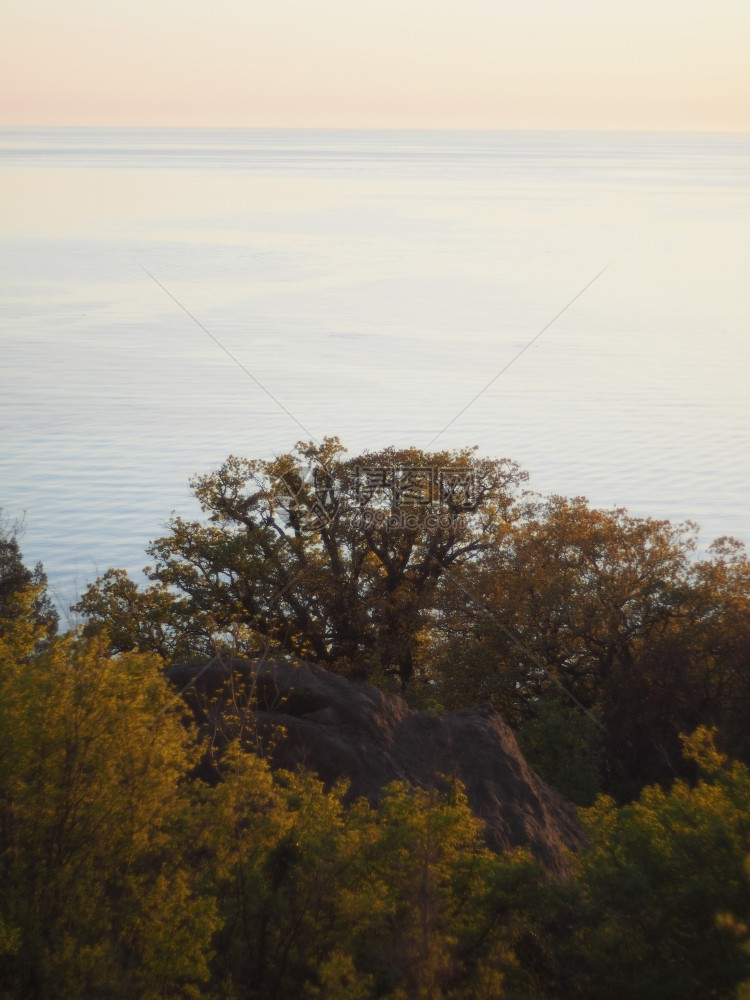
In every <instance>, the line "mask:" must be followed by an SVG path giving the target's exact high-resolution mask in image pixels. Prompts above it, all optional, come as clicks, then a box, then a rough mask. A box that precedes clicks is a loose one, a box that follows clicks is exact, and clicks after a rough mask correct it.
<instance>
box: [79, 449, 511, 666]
mask: <svg viewBox="0 0 750 1000" xmlns="http://www.w3.org/2000/svg"><path fill="white" fill-rule="evenodd" d="M526 478H527V475H526V473H524V472H523V471H522V470H521V469H520V468H519V466H518V465H517V464H516V463H514V462H511V461H508V460H505V459H502V460H490V459H483V458H479V457H477V455H476V454H475V452H474V451H473V450H470V449H466V450H463V451H452V452H449V451H443V452H432V453H426V452H423V451H420V450H418V449H416V448H409V449H395V448H388V449H385V450H383V451H379V452H366V453H364V454H362V455H360V456H358V457H356V458H349V459H345V458H344V448H343V447H342V446H341V444H340V443H339V441H338V439H337V438H326V439H325V440H324V442H323V444H322V445H316V444H313V443H307V444H305V443H299V444H298V445H297V446H296V448H295V449H294V450H293V451H292V452H290V453H289V454H285V455H282V456H280V457H279V458H277V459H275V460H272V461H262V460H248V459H242V458H236V457H230V458H229V459H228V460H227V461H226V462H225V463H224V464H223V465H222V466H221V468H219V469H218V470H217V471H216V472H213V473H210V474H208V475H204V476H200V477H197V478H196V479H195V480H194V481H193V483H192V486H193V489H194V492H195V495H196V497H197V499H198V501H199V502H200V505H201V508H202V510H203V511H204V513H206V514H207V515H208V518H207V520H206V521H188V520H185V519H183V518H181V517H173V518H172V519H171V521H170V522H169V533H168V534H167V535H166V536H165V537H163V538H160V539H157V540H156V541H155V542H153V543H152V544H151V545H150V547H149V549H148V552H149V555H150V556H151V557H152V559H153V560H154V565H153V566H152V567H149V568H147V570H146V573H147V575H148V577H149V578H150V579H151V580H152V581H154V586H153V587H152V588H150V589H148V590H146V591H143V592H139V591H138V590H137V588H135V587H134V585H133V584H132V581H129V580H128V578H127V577H125V576H124V575H123V574H122V573H115V572H110V574H108V575H106V576H105V577H103V578H102V579H100V580H99V581H97V583H96V584H94V585H93V586H92V587H90V588H89V589H88V591H87V592H86V594H85V595H84V597H83V599H82V600H81V602H80V604H79V605H78V609H79V610H80V611H82V612H83V613H84V615H86V617H87V618H88V621H89V627H90V628H97V627H100V626H104V627H106V628H107V629H108V630H109V632H110V634H111V636H112V637H113V638H114V639H115V641H116V642H118V643H119V645H120V648H123V649H126V648H134V647H137V646H140V647H143V648H157V649H158V651H159V652H162V653H164V652H165V651H166V652H167V654H168V655H169V653H170V652H172V651H175V650H179V651H180V653H184V647H185V644H186V636H188V637H189V639H190V641H189V643H188V644H189V645H190V644H192V648H193V650H194V651H195V652H207V651H209V650H210V642H211V637H214V638H215V637H216V636H225V637H226V636H228V635H230V634H231V635H232V636H233V637H234V640H235V641H236V643H237V645H239V646H240V649H241V651H243V652H262V651H264V650H274V651H279V650H281V651H285V652H287V653H290V654H292V655H294V656H299V657H304V658H307V659H311V660H314V661H316V662H318V663H322V664H325V665H326V666H328V667H330V668H332V669H335V670H338V671H341V672H344V673H348V674H350V675H352V676H357V677H366V676H377V675H380V676H383V675H386V676H388V675H391V676H393V677H395V678H397V679H398V681H399V683H400V684H401V686H405V685H407V684H408V683H409V681H410V680H411V679H412V677H413V676H414V674H415V671H417V670H418V668H419V662H420V652H421V649H422V647H423V645H424V643H425V640H426V637H427V631H428V626H429V624H430V622H429V611H430V610H431V609H432V608H433V605H434V601H435V596H436V591H437V584H438V581H439V580H440V579H441V577H443V576H444V575H445V574H446V573H449V572H453V571H455V569H457V568H458V567H460V566H466V565H468V564H470V563H472V562H475V561H476V560H477V559H479V558H480V557H481V556H482V555H483V554H484V553H486V552H488V551H490V550H491V549H493V548H494V547H496V546H497V545H498V541H499V539H500V538H502V536H503V535H504V533H505V532H507V531H508V530H509V526H510V525H511V523H512V522H513V520H514V519H515V518H516V517H518V516H519V513H520V510H521V499H522V491H521V489H520V487H521V484H522V483H524V482H525V480H526ZM170 595H171V596H170ZM165 599H166V601H167V604H168V605H169V606H168V607H165V606H164V601H165ZM136 606H137V607H138V608H140V610H141V611H142V612H143V611H145V612H146V620H147V627H144V625H143V624H137V623H134V622H133V615H132V609H133V608H135V607H136ZM140 617H141V618H143V615H141V616H140ZM155 623H156V624H155ZM165 623H166V625H165ZM157 624H158V627H157ZM165 629H166V632H165Z"/></svg>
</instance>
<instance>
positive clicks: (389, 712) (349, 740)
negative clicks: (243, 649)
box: [169, 660, 585, 875]
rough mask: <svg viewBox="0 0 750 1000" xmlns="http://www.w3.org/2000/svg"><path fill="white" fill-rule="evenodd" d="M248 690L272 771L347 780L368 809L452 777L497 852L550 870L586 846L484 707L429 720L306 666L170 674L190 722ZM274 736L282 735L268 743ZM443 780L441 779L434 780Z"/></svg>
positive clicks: (559, 800)
mask: <svg viewBox="0 0 750 1000" xmlns="http://www.w3.org/2000/svg"><path fill="white" fill-rule="evenodd" d="M232 673H234V677H235V685H236V684H240V685H243V686H244V690H245V693H247V691H248V690H250V691H252V702H253V705H254V715H253V719H254V722H256V723H257V732H258V733H259V734H260V737H261V740H262V741H263V742H264V743H265V744H266V745H267V746H269V747H270V756H271V760H272V763H273V765H274V766H277V767H283V768H287V769H294V768H296V767H299V766H303V767H306V768H309V769H310V770H312V771H314V772H315V773H316V774H317V775H318V776H319V777H320V778H321V779H322V780H323V781H324V782H325V784H326V785H327V786H330V785H332V784H333V783H335V782H336V781H337V780H339V779H342V778H343V779H346V780H347V781H348V782H349V796H350V798H351V799H355V798H358V797H360V796H364V797H365V798H366V799H368V800H369V801H370V802H371V803H373V804H375V803H377V801H378V799H379V798H380V796H381V795H382V789H383V788H384V787H385V786H386V785H387V784H388V783H389V782H391V781H406V782H409V783H410V784H412V785H414V786H417V787H421V788H431V787H435V786H438V787H439V786H440V785H441V783H442V782H443V781H444V780H445V778H453V777H455V778H459V779H460V780H461V782H462V783H463V785H464V787H465V789H466V794H467V797H468V801H469V805H470V806H471V808H472V810H473V811H474V813H475V814H476V815H477V816H479V817H481V819H483V820H484V822H485V824H486V839H487V843H488V845H489V846H490V847H491V848H492V849H493V850H496V851H503V850H507V849H509V848H512V847H517V846H528V847H529V848H530V849H531V850H532V852H533V853H534V855H535V856H536V857H537V858H538V859H539V861H540V862H541V863H542V864H544V865H545V866H546V867H547V868H548V869H549V870H550V871H551V872H553V873H555V874H557V875H564V874H565V873H566V871H567V867H568V866H567V862H566V859H565V851H564V849H565V848H569V849H572V850H577V849H579V848H580V847H582V846H583V844H584V842H585V838H584V834H583V831H582V828H581V825H580V823H579V822H578V818H577V813H576V809H575V807H574V806H573V805H572V804H571V803H570V802H568V801H567V800H566V799H565V798H563V796H562V795H560V794H559V793H558V792H556V791H554V790H553V789H552V788H550V787H549V786H548V785H546V784H545V783H544V782H543V781H542V780H541V779H540V778H539V777H538V776H537V775H536V774H535V773H534V772H533V771H532V770H531V768H530V767H529V766H528V764H527V763H526V761H525V760H524V758H523V756H522V754H521V752H520V750H519V748H518V744H517V743H516V739H515V737H514V735H513V733H512V731H511V730H510V728H509V727H508V726H507V725H506V724H505V723H504V722H503V720H502V718H501V717H500V715H499V714H498V713H497V712H496V711H495V710H494V708H493V707H492V706H491V705H489V704H486V705H480V706H479V707H477V708H472V709H466V710H463V711H458V712H451V713H450V714H448V715H442V716H437V715H431V714H429V713H427V712H416V711H413V710H412V709H410V708H409V706H408V705H407V704H406V702H405V701H404V700H403V699H402V698H398V697H396V696H395V695H391V694H387V693H385V692H383V691H380V690H379V689H378V688H375V687H372V686H371V685H369V684H358V683H354V682H351V681H348V680H346V679H345V678H343V677H339V676H336V675H335V674H331V673H329V672H328V671H326V670H323V669H322V668H320V667H316V666H314V665H312V664H308V663H296V664H292V663H287V662H276V663H268V662H263V661H247V660H233V661H222V662H221V663H218V662H216V663H213V664H212V665H211V666H210V667H209V668H208V669H206V668H205V667H203V668H201V667H200V666H194V665H179V666H173V667H171V668H170V669H169V675H170V678H171V680H172V681H173V683H174V684H175V685H176V686H178V687H179V688H180V689H183V688H185V687H186V686H187V685H188V684H191V682H192V685H191V687H190V689H189V692H188V693H187V694H186V699H187V700H188V703H189V704H191V706H192V707H193V709H194V711H195V712H196V714H197V715H198V717H199V718H202V719H203V720H204V721H205V720H206V718H207V716H206V711H207V709H206V706H207V705H208V704H209V702H210V699H211V698H212V697H213V696H215V695H217V694H220V692H221V690H222V689H226V688H228V687H229V684H230V677H231V674H232ZM279 727H282V728H283V736H281V737H280V738H275V739H273V738H272V736H273V734H274V733H278V732H279ZM443 776H444V777H443Z"/></svg>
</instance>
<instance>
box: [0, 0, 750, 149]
mask: <svg viewBox="0 0 750 1000" xmlns="http://www.w3.org/2000/svg"><path fill="white" fill-rule="evenodd" d="M749 52H750V2H748V0H513V2H507V0H212V2H210V3H209V2H207V0H127V2H113V0H2V3H1V4H0V125H5V126H25V125H30V126H46V125H53V126H54V125H59V126H74V125H79V126H86V125H94V126H107V125H110V126H127V125H133V126H139V125H141V126H149V125H153V126H170V125H171V126H222V127H282V128H283V127H290V128H299V127H304V128H316V127H321V128H337V127H341V128H357V127H361V128H391V127H392V128H532V129H534V128H540V129H541V128H561V129H657V130H659V129H667V130H678V131H679V130H688V131H689V130H710V131H714V130H716V131H750V57H748V53H749Z"/></svg>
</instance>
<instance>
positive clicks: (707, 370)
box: [0, 129, 750, 605]
mask: <svg viewBox="0 0 750 1000" xmlns="http://www.w3.org/2000/svg"><path fill="white" fill-rule="evenodd" d="M0 263H1V267H0V302H1V303H2V319H1V322H2V326H1V327H0V505H2V506H3V508H4V509H5V513H6V515H9V516H11V517H16V516H18V515H20V514H21V513H22V511H24V510H25V511H26V534H25V537H24V540H23V549H24V553H25V555H26V557H27V559H28V560H37V559H42V560H43V561H44V563H45V566H46V568H47V571H48V574H49V577H50V580H51V583H52V585H53V587H54V589H55V592H56V593H57V595H58V599H59V600H60V602H61V603H62V604H63V605H66V604H68V603H70V602H71V601H72V600H74V599H75V596H76V594H77V593H79V592H80V590H81V589H82V588H83V587H84V585H85V584H86V583H87V582H88V581H91V580H93V579H94V578H95V577H96V575H97V574H98V573H100V572H103V571H104V570H105V569H106V568H107V567H109V566H112V565H116V566H124V567H126V568H129V569H131V570H132V571H137V570H139V569H140V568H141V567H142V566H143V565H144V562H145V561H146V560H145V556H144V554H143V550H144V547H145V545H146V543H147V542H148V540H149V539H152V538H155V537H158V536H159V535H160V534H161V533H163V523H164V520H165V519H166V518H167V517H168V516H169V513H170V511H171V510H173V509H176V510H177V511H178V512H180V513H183V514H192V513H193V512H194V511H195V508H194V506H193V504H192V502H191V497H190V492H189V489H188V479H189V477H190V476H191V475H193V474H195V473H203V472H207V471H209V470H210V469H212V468H214V467H216V466H217V465H218V464H219V463H220V462H221V461H222V460H223V459H224V458H226V456H227V455H229V454H230V453H233V454H238V455H246V456H258V457H270V456H271V455H272V454H274V453H277V454H278V453H279V452H282V451H286V450H288V449H289V448H290V447H291V446H292V445H293V444H294V442H295V441H297V440H299V439H300V438H306V439H309V438H310V437H313V436H314V437H315V438H318V439H319V438H321V437H322V436H323V435H325V434H338V435H339V436H340V437H341V439H342V440H343V442H344V443H345V444H346V445H347V446H348V448H349V449H350V451H351V452H352V453H356V452H358V451H359V450H361V449H364V448H378V447H381V446H385V445H388V444H394V445H416V446H420V447H425V446H427V445H428V443H429V442H430V441H431V439H432V438H433V437H434V436H435V435H436V434H437V433H438V432H440V431H441V429H442V428H443V427H444V426H445V425H446V424H447V423H448V422H449V421H450V420H451V419H452V418H453V417H454V416H455V415H456V414H457V413H458V412H459V411H460V410H462V408H463V407H465V406H466V404H467V403H468V402H469V400H471V399H472V398H473V397H474V396H475V395H476V394H477V393H479V392H480V390H482V388H483V387H484V386H485V385H487V383H489V382H490V380H491V379H492V378H493V377H494V376H495V375H496V374H497V373H498V372H500V371H501V369H503V368H504V366H506V365H507V364H508V363H509V362H510V361H512V359H513V358H514V357H516V355H518V353H519V351H521V349H522V348H523V347H524V346H525V345H527V344H529V342H530V341H531V340H532V339H533V338H534V337H535V336H536V335H537V334H538V333H539V332H540V331H541V330H542V329H543V328H544V327H545V325H546V324H548V323H549V322H550V320H551V319H553V317H555V316H556V315H557V314H558V313H559V312H560V311H561V310H563V309H564V307H565V306H566V305H567V304H568V303H569V302H570V301H571V300H572V299H573V298H574V297H575V296H576V295H577V294H578V293H579V292H581V290H582V289H583V288H584V287H585V286H586V285H587V283H588V282H590V281H591V279H592V278H594V276H595V275H597V274H598V273H599V272H600V271H601V270H602V268H605V267H607V270H606V271H605V272H604V273H603V274H601V276H600V277H599V278H598V279H597V280H596V281H595V282H594V283H593V284H592V285H591V287H589V288H588V289H587V290H586V291H585V292H584V293H583V294H582V295H580V297H579V298H578V299H577V300H576V301H575V302H573V304H572V305H570V306H569V308H567V309H566V310H565V311H564V313H563V314H562V315H561V316H560V317H559V318H558V319H557V320H556V321H555V322H554V323H553V324H552V325H551V326H550V327H549V328H548V329H547V330H546V331H545V332H544V333H543V334H542V335H541V336H540V337H539V338H538V339H537V340H536V341H535V342H534V343H533V345H532V346H531V347H529V349H528V350H526V351H525V352H524V353H523V355H522V356H520V357H518V359H517V360H516V361H515V362H513V363H512V364H511V366H510V367H509V368H508V369H507V370H506V371H505V372H503V374H502V375H501V376H500V377H499V378H497V380H496V381H494V382H493V383H492V384H491V385H490V386H489V388H487V389H486V391H485V392H484V393H483V394H482V395H481V396H480V398H479V399H477V400H476V401H475V402H474V403H472V405H471V406H469V408H468V409H466V410H465V412H463V413H462V414H461V415H460V417H459V418H458V419H457V420H456V421H455V423H453V424H452V425H451V426H450V428H449V429H448V430H446V431H445V432H444V433H443V434H442V435H441V436H440V437H439V438H438V440H437V442H436V443H435V444H436V446H437V445H440V446H450V447H454V446H463V445H478V446H479V449H480V452H481V453H483V454H487V455H494V456H497V457H502V456H507V457H511V458H514V459H516V460H517V461H519V462H520V463H521V464H522V465H523V466H524V467H525V468H527V469H528V470H529V472H530V474H531V485H532V487H533V488H535V489H536V490H538V491H539V492H541V493H551V492H555V493H562V494H569V495H572V494H575V495H585V496H588V498H589V499H590V500H591V502H592V503H594V504H596V505H599V506H611V505H624V506H626V507H628V508H629V509H630V510H631V511H632V512H633V513H635V514H638V515H650V516H655V517H665V518H669V519H671V520H675V521H680V520H683V519H686V518H689V519H692V520H695V521H698V522H699V523H700V524H701V525H702V528H703V539H704V541H705V543H706V544H707V543H708V542H710V541H711V540H712V539H713V538H715V537H717V536H719V535H722V534H732V535H735V536H736V537H738V538H740V539H742V540H743V541H745V542H750V517H749V516H748V515H749V511H748V497H749V495H750V494H749V487H750V428H749V426H748V416H749V411H750V407H749V404H748V384H749V382H750V280H748V279H749V276H750V136H746V135H745V136H729V135H724V136H722V135H659V134H571V133H501V132H498V133H489V132H487V133H481V132H316V131H236V130H235V131H220V130H211V131H206V130H201V131H190V130H169V131H156V130H80V129H78V130H9V129H5V130H0ZM144 268H145V269H146V270H144ZM146 271H148V272H150V274H151V275H153V278H155V279H157V281H158V282H159V283H160V284H161V286H163V287H160V285H159V284H157V283H156V281H154V280H153V279H152V278H151V277H149V275H148V274H147V273H146ZM165 289H166V291H165ZM175 300H177V301H175ZM188 313H189V314H190V315H188ZM191 317H193V318H191ZM196 320H197V321H198V322H196ZM199 323H200V324H202V325H203V327H205V329H206V330H207V331H209V332H210V334H212V335H213V336H214V337H215V338H216V339H217V340H218V341H219V342H220V344H221V345H223V346H224V347H225V348H226V349H227V350H228V351H230V352H231V353H232V354H233V355H234V356H235V357H236V358H237V359H238V360H239V361H240V362H241V364H242V365H244V366H245V367H246V368H247V369H248V371H249V372H251V373H252V375H253V376H254V378H255V379H256V380H257V382H256V381H254V380H253V379H251V378H250V377H248V375H247V374H246V373H244V372H243V371H242V370H241V369H240V368H239V367H238V366H237V365H236V364H235V363H233V361H232V360H231V359H230V358H229V357H228V356H227V354H226V353H224V352H223V351H222V350H221V348H220V347H219V346H217V344H216V342H215V341H214V340H212V339H211V337H210V336H209V335H208V334H207V333H206V332H205V331H204V330H203V329H201V326H200V325H199ZM258 383H260V386H262V387H263V388H260V386H259V384H258ZM263 390H266V391H263ZM269 394H270V395H269ZM271 397H274V398H271ZM274 399H275V400H277V401H278V402H279V403H281V404H283V406H284V407H286V409H287V410H288V411H289V412H290V413H291V414H292V415H293V417H294V418H295V419H291V418H290V417H289V416H288V415H287V414H286V413H285V412H284V410H283V409H282V408H281V406H279V405H277V403H276V402H275V401H274ZM295 420H296V421H298V423H297V422H295ZM300 425H301V426H300ZM303 428H304V429H303Z"/></svg>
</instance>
